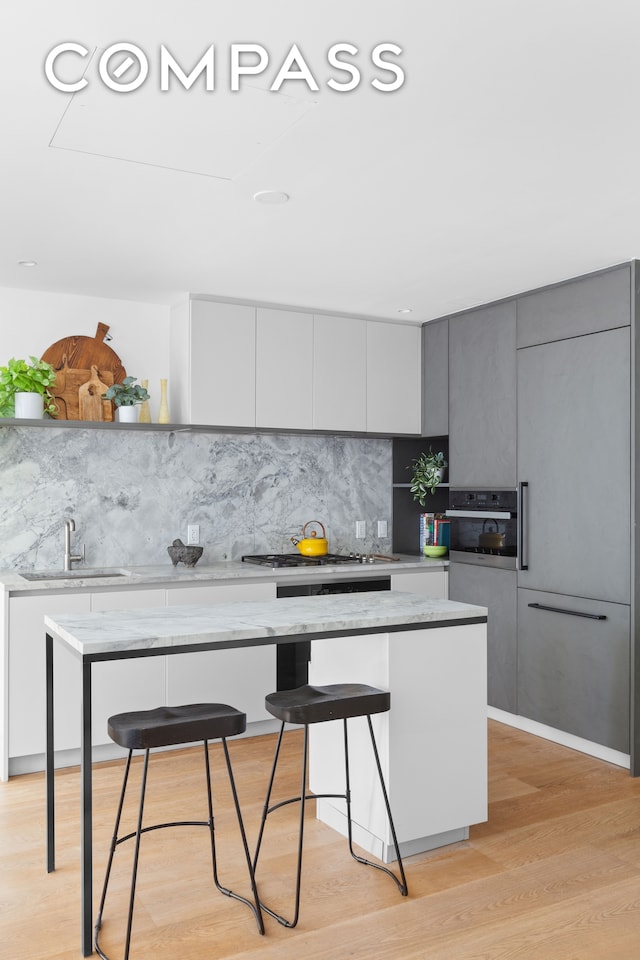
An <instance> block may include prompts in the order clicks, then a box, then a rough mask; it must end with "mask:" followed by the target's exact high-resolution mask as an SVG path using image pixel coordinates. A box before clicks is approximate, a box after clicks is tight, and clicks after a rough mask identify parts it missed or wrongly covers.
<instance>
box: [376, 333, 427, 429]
mask: <svg viewBox="0 0 640 960" xmlns="http://www.w3.org/2000/svg"><path fill="white" fill-rule="evenodd" d="M420 366H421V328H420V327H419V326H417V325H416V326H407V325H405V324H399V323H383V322H379V321H375V320H370V321H367V431H369V432H370V433H388V434H403V433H410V434H418V435H419V434H420V432H421V431H420V423H421V409H420V408H421V383H420Z"/></svg>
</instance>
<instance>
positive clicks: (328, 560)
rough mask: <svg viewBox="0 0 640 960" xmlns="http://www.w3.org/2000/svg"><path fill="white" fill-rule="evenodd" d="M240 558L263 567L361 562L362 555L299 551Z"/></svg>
mask: <svg viewBox="0 0 640 960" xmlns="http://www.w3.org/2000/svg"><path fill="white" fill-rule="evenodd" d="M242 560H243V562H244V563H257V564H260V566H263V567H323V566H326V565H327V564H338V563H362V557H357V556H353V555H350V556H346V555H345V554H341V553H325V554H324V555H323V556H319V557H303V556H302V554H301V553H261V554H260V553H259V554H253V555H251V554H249V555H245V556H244V557H243V558H242Z"/></svg>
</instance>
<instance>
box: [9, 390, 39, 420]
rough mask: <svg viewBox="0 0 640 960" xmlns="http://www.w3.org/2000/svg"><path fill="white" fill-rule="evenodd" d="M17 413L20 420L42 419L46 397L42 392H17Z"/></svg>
mask: <svg viewBox="0 0 640 960" xmlns="http://www.w3.org/2000/svg"><path fill="white" fill-rule="evenodd" d="M15 413H16V418H18V419H20V420H22V419H26V420H42V418H43V417H44V397H43V396H42V394H40V393H16V395H15Z"/></svg>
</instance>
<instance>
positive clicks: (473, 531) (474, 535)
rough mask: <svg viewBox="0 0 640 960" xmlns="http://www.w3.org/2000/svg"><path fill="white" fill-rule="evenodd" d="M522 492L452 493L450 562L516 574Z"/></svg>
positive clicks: (457, 491)
mask: <svg viewBox="0 0 640 960" xmlns="http://www.w3.org/2000/svg"><path fill="white" fill-rule="evenodd" d="M518 500H519V496H518V491H517V490H516V489H515V488H514V489H506V490H450V491H449V509H448V510H447V511H446V515H447V518H448V519H449V520H450V531H449V532H450V539H451V542H450V547H449V559H450V560H451V561H452V562H456V561H457V562H458V563H476V564H481V565H482V566H485V567H502V568H503V569H506V570H515V569H517V565H518V554H519V552H520V551H519V547H520V541H521V537H520V529H519V522H518Z"/></svg>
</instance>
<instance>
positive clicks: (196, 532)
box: [187, 523, 200, 545]
mask: <svg viewBox="0 0 640 960" xmlns="http://www.w3.org/2000/svg"><path fill="white" fill-rule="evenodd" d="M187 543H188V544H193V545H195V544H198V543H200V525H199V524H197V523H190V524H189V525H188V526H187Z"/></svg>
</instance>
